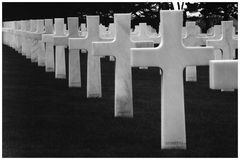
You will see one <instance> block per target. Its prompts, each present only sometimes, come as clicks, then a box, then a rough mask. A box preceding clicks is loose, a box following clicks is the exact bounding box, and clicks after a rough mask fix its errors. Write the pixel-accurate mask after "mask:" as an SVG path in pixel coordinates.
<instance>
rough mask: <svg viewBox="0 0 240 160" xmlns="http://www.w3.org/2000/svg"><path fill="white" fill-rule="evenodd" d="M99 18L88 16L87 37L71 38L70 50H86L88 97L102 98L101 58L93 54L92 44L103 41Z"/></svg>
mask: <svg viewBox="0 0 240 160" xmlns="http://www.w3.org/2000/svg"><path fill="white" fill-rule="evenodd" d="M101 40H102V39H101V38H100V35H99V16H87V36H86V37H85V38H69V49H86V50H87V51H88V57H87V97H88V98H90V97H95V98H96V97H102V89H101V66H100V58H99V57H94V56H93V54H92V42H94V41H101Z"/></svg>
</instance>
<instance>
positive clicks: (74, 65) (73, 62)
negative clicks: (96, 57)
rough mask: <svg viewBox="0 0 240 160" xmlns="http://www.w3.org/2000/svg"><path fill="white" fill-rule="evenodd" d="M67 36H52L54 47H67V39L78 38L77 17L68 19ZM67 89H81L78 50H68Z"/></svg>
mask: <svg viewBox="0 0 240 160" xmlns="http://www.w3.org/2000/svg"><path fill="white" fill-rule="evenodd" d="M67 20H68V31H69V34H68V35H64V36H54V44H55V45H56V46H68V39H69V38H78V37H80V36H79V32H78V17H68V19H67ZM68 76H69V80H68V86H69V87H81V70H80V56H79V49H69V74H68Z"/></svg>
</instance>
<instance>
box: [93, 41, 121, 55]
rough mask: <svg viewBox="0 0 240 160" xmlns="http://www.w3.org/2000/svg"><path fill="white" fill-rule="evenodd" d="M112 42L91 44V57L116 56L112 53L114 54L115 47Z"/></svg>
mask: <svg viewBox="0 0 240 160" xmlns="http://www.w3.org/2000/svg"><path fill="white" fill-rule="evenodd" d="M113 43H114V42H113V41H108V42H93V43H92V47H93V55H95V56H116V55H114V53H115V52H116V51H115V50H116V49H115V46H114V45H113Z"/></svg>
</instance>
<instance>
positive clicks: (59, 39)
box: [53, 36, 68, 46]
mask: <svg viewBox="0 0 240 160" xmlns="http://www.w3.org/2000/svg"><path fill="white" fill-rule="evenodd" d="M53 43H54V45H56V46H67V45H68V37H67V36H54V37H53Z"/></svg>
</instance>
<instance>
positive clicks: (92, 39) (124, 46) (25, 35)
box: [3, 11, 236, 149]
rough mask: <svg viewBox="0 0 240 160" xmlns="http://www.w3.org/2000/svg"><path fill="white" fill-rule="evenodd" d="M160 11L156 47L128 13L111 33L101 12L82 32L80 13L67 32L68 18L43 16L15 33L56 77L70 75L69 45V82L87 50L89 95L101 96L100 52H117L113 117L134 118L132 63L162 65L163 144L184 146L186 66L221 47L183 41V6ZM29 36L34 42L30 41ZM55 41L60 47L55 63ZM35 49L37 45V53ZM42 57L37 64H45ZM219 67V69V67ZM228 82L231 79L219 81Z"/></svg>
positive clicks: (117, 18)
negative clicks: (103, 28)
mask: <svg viewBox="0 0 240 160" xmlns="http://www.w3.org/2000/svg"><path fill="white" fill-rule="evenodd" d="M160 16H161V26H160V36H157V37H155V39H156V41H158V42H160V44H159V46H158V47H156V48H154V47H153V43H154V42H155V41H153V40H151V39H149V40H142V41H139V42H136V41H133V39H132V34H131V31H130V24H131V23H130V22H131V15H130V14H115V15H114V26H115V27H114V28H115V31H114V32H115V34H114V35H113V37H111V36H110V37H108V38H104V37H100V35H101V34H99V17H98V16H87V32H86V31H85V30H84V27H83V29H82V28H81V31H79V30H78V18H68V32H67V31H66V29H65V26H64V19H60V18H56V19H55V24H54V29H53V21H52V20H50V19H48V20H45V30H43V29H42V28H43V25H42V21H41V20H38V21H37V22H38V23H37V25H36V27H35V25H34V24H33V23H31V24H30V23H29V21H21V31H18V34H17V35H18V36H19V35H20V37H21V38H22V39H23V40H22V54H23V55H28V57H29V56H30V57H32V55H31V54H32V53H33V60H34V59H35V55H37V61H38V62H39V61H40V62H43V61H44V63H43V64H45V67H46V71H55V75H56V78H65V77H66V68H65V67H66V66H65V54H64V52H65V50H64V48H65V47H68V48H69V68H68V69H69V87H74V86H77V87H81V77H80V75H81V73H80V57H79V50H83V49H85V50H87V51H88V64H87V67H88V68H87V97H101V96H102V92H101V72H100V57H103V56H113V57H115V60H116V67H115V103H114V108H115V109H114V110H115V112H114V114H115V117H133V102H132V97H133V95H132V73H131V67H139V66H144V67H149V66H153V67H159V68H161V70H162V72H161V75H162V81H161V88H162V93H161V118H162V120H161V128H162V129H161V132H162V133H161V137H162V138H161V139H162V140H161V142H162V144H161V146H162V148H163V149H172V148H178V149H186V147H187V146H186V129H185V113H184V110H185V109H184V88H183V76H182V73H183V69H184V68H185V67H186V66H199V65H209V61H210V60H213V59H214V49H216V48H217V47H216V48H214V47H212V46H209V47H200V46H199V47H196V46H195V47H192V46H190V47H187V46H185V45H184V38H183V34H182V22H183V21H182V20H183V12H182V11H161V12H160ZM33 22H34V20H33ZM13 26H14V25H13ZM9 28H13V27H12V24H10V25H9V24H8V23H6V26H5V25H4V29H3V32H4V33H3V34H4V35H3V36H4V37H3V42H4V43H5V44H8V45H9V44H10V45H11V44H12V43H11V41H9V39H14V36H13V34H14V33H13V31H14V32H15V30H16V29H15V28H16V27H14V29H9ZM35 28H36V29H35ZM31 31H32V32H31ZM102 35H104V34H102ZM214 36H216V35H214ZM29 39H30V40H31V41H30V42H29V43H28V40H29ZM35 41H37V42H35ZM26 42H27V43H26ZM14 43H15V42H14ZM35 43H38V45H37V46H38V47H35V46H36V45H35ZM42 43H45V45H46V47H45V49H44V51H45V52H42V48H41V46H42ZM24 45H25V47H24ZM29 45H30V46H29ZM13 46H14V45H13ZM15 46H16V45H15ZM15 46H14V47H15ZM31 46H32V47H31ZM53 46H56V51H55V52H56V54H55V55H56V58H55V59H56V60H55V63H54V47H53ZM137 47H141V48H137ZM142 47H145V48H142ZM147 47H148V48H147ZM29 48H30V49H29ZM31 48H38V49H37V50H38V51H37V54H36V53H35V50H34V49H31ZM29 53H30V54H29ZM34 54H35V55H34ZM38 57H40V58H38ZM43 59H45V60H43ZM40 62H39V65H40V66H41V65H43V64H42V63H40ZM230 63H231V64H232V61H230V62H229V63H228V62H224V65H225V66H233V65H231V64H230ZM234 66H236V63H234ZM210 67H211V65H210ZM222 68H226V67H224V66H223V64H222V62H219V63H218V65H214V69H212V68H210V71H211V69H212V71H211V72H213V73H214V74H212V75H211V76H210V78H212V79H210V83H213V84H216V83H215V81H219V80H218V79H216V78H215V77H214V76H215V75H216V76H219V74H215V73H216V71H217V73H221V71H222ZM232 68H233V69H235V68H234V67H232ZM219 69H221V70H220V72H219ZM223 72H224V73H225V72H227V73H229V72H232V69H231V68H230V70H228V69H226V70H225V71H223ZM225 83H227V82H223V83H222V84H220V85H225Z"/></svg>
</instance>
